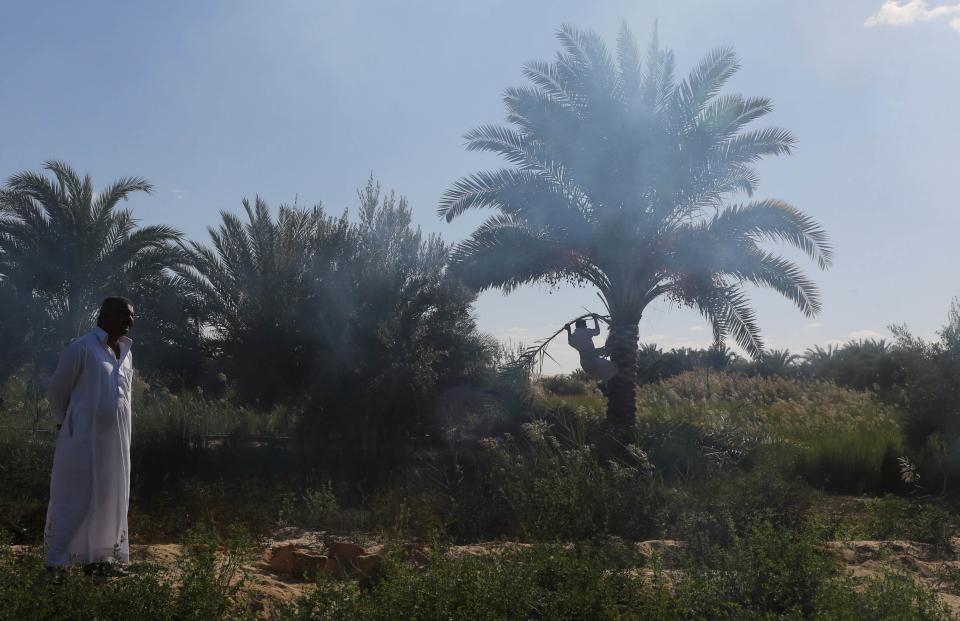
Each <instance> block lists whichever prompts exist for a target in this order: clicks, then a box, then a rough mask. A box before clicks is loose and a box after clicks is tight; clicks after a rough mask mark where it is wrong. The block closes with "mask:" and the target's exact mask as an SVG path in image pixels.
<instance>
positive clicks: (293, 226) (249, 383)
mask: <svg viewBox="0 0 960 621" xmlns="http://www.w3.org/2000/svg"><path fill="white" fill-rule="evenodd" d="M358 195H359V198H360V209H359V222H357V223H350V222H349V221H348V220H347V218H346V215H343V216H341V217H339V218H332V217H329V216H327V215H326V214H325V213H324V211H323V210H322V208H321V207H319V206H318V207H315V208H313V209H312V210H306V209H301V208H297V207H288V206H282V207H281V208H280V209H279V211H278V213H277V216H276V218H274V217H273V216H272V215H271V214H270V211H269V209H268V208H267V206H266V204H265V203H264V202H263V201H261V200H260V199H259V198H258V199H257V201H256V203H255V205H251V204H249V203H246V202H245V203H244V207H245V209H246V212H247V222H246V223H243V222H241V220H240V219H239V218H237V217H236V216H233V215H232V214H229V213H223V214H222V217H223V223H222V224H221V225H220V227H219V229H217V230H211V239H212V241H213V248H209V247H207V246H204V245H201V244H197V243H194V244H193V245H192V249H191V257H192V263H191V267H190V268H189V269H183V270H181V271H180V277H181V278H182V281H183V283H184V284H185V286H187V287H188V288H189V289H190V291H191V296H192V297H193V298H195V299H198V300H206V301H208V304H207V305H206V308H205V315H204V317H203V322H204V325H206V326H207V327H208V328H209V329H210V331H211V337H210V338H209V342H208V345H209V346H210V347H211V348H212V351H213V353H214V354H215V355H216V357H217V360H218V362H219V363H220V364H221V365H222V366H223V369H224V372H225V374H226V377H227V381H228V383H229V385H230V386H231V387H232V388H233V389H234V390H236V391H237V393H238V394H239V395H240V396H241V397H242V398H243V399H245V400H246V401H248V402H252V403H259V404H262V405H267V406H269V405H272V404H278V403H280V404H287V405H290V404H303V406H304V410H305V415H304V416H303V417H301V418H300V420H299V423H300V424H299V428H298V433H297V437H298V439H300V440H301V441H302V443H303V448H304V449H305V451H306V452H307V454H308V455H312V456H314V457H316V458H318V459H319V460H320V461H324V462H326V463H331V462H332V463H340V464H341V465H345V464H349V465H350V466H356V465H357V464H364V463H367V462H370V463H369V465H368V466H367V467H365V468H364V470H365V473H364V474H366V475H371V474H374V473H376V472H378V471H379V470H380V468H377V467H376V466H378V465H381V463H382V464H389V463H391V462H392V461H395V460H396V459H397V458H399V457H401V456H402V455H403V454H404V452H405V447H406V446H407V445H408V444H409V443H410V439H411V438H414V439H417V440H419V441H421V442H425V441H427V438H429V437H430V436H431V435H436V434H437V433H438V431H439V429H438V426H439V425H438V423H439V422H440V421H437V420H435V419H434V418H433V411H434V406H435V405H436V403H437V400H438V399H439V398H440V397H441V396H442V394H443V391H444V390H445V389H448V388H451V387H454V386H459V385H463V384H472V383H474V382H476V381H477V380H478V379H480V378H482V377H484V376H486V375H489V368H490V366H491V365H490V362H491V360H492V357H493V346H492V343H491V342H490V341H489V339H487V338H486V337H484V336H483V335H481V334H479V333H478V332H477V329H476V326H475V323H474V319H473V317H472V314H471V306H470V305H471V304H472V302H473V299H474V296H473V294H472V293H470V292H468V291H467V290H466V289H464V288H463V287H462V286H461V285H460V284H459V282H458V281H457V280H456V279H454V278H453V277H452V276H451V275H450V274H448V273H447V270H446V263H447V254H448V250H447V247H446V245H445V244H444V243H443V242H442V241H441V240H440V239H439V238H437V237H435V236H430V237H424V236H423V235H422V234H421V232H420V231H419V230H418V229H415V228H413V227H412V225H411V211H410V208H409V206H408V205H407V203H406V200H405V199H403V198H400V199H399V200H398V199H397V198H396V196H395V195H394V194H393V193H390V194H389V195H383V194H382V193H381V190H380V186H379V184H376V183H375V182H374V181H373V179H371V180H370V181H369V182H368V184H367V185H366V187H365V188H364V189H363V190H361V191H360V192H358ZM251 360H257V361H258V364H251V363H250V361H251ZM481 381H482V380H481ZM331 440H333V441H331ZM319 446H323V447H324V450H323V451H322V452H320V451H317V450H316V448H317V447H319ZM338 447H344V448H343V449H342V450H338ZM347 447H348V448H347ZM358 458H360V459H358ZM376 460H382V462H376Z"/></svg>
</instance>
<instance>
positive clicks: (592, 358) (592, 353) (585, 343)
mask: <svg viewBox="0 0 960 621" xmlns="http://www.w3.org/2000/svg"><path fill="white" fill-rule="evenodd" d="M574 325H575V326H576V328H577V329H576V331H574V332H572V333H571V332H570V324H569V323H568V324H566V325H564V326H563V329H564V330H566V331H567V343H568V344H569V345H570V347H572V348H574V349H576V350H577V352H578V353H579V354H580V366H581V367H582V368H583V370H584V371H585V372H586V373H587V375H589V376H590V377H591V378H593V379H595V380H597V381H598V382H600V383H599V387H600V390H601V392H603V393H604V394H606V383H607V382H609V381H610V380H611V379H613V378H614V377H615V376H616V375H617V366H616V365H615V364H613V363H612V362H610V361H609V360H608V359H606V358H603V357H602V356H601V352H602V350H600V349H597V348H596V347H594V345H593V338H594V337H595V336H600V321H599V319H598V318H597V315H596V314H594V315H593V328H587V321H586V320H585V319H578V320H577V321H576V323H575V324H574Z"/></svg>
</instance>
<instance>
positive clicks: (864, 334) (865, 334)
mask: <svg viewBox="0 0 960 621" xmlns="http://www.w3.org/2000/svg"><path fill="white" fill-rule="evenodd" d="M847 336H848V337H849V338H850V340H853V341H861V340H865V339H882V338H886V335H885V334H882V333H880V332H877V331H876V330H857V331H855V332H851V333H850V334H848V335H847Z"/></svg>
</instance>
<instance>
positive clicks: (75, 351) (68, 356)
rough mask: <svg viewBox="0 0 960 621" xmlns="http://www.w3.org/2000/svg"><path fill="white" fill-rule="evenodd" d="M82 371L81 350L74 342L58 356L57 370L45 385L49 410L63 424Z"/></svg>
mask: <svg viewBox="0 0 960 621" xmlns="http://www.w3.org/2000/svg"><path fill="white" fill-rule="evenodd" d="M82 370H83V348H82V347H80V345H79V344H78V343H76V342H74V343H71V344H70V345H68V346H67V348H66V349H64V350H63V352H62V353H61V354H60V361H59V362H57V370H56V371H54V372H53V375H52V376H51V377H50V381H49V382H48V383H47V399H49V400H50V409H51V410H52V411H53V415H54V417H55V418H56V420H57V424H58V425H59V424H60V423H62V422H63V417H64V416H65V415H66V413H67V406H68V405H69V404H70V393H71V392H73V387H74V386H75V385H76V384H77V379H78V378H79V377H80V372H81V371H82Z"/></svg>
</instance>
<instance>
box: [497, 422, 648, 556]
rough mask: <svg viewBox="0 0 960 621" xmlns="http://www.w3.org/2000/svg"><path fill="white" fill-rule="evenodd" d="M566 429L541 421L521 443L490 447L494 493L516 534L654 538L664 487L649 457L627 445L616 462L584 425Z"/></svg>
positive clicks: (540, 538) (556, 537)
mask: <svg viewBox="0 0 960 621" xmlns="http://www.w3.org/2000/svg"><path fill="white" fill-rule="evenodd" d="M561 424H562V423H561ZM561 429H562V431H561V432H560V433H557V432H555V431H554V430H553V429H552V426H551V425H549V424H548V423H547V422H546V421H543V420H537V421H534V422H531V423H527V424H524V426H523V437H522V438H513V437H505V438H503V439H502V440H499V441H491V442H490V443H489V444H488V446H489V447H490V449H489V450H490V455H491V458H492V463H491V465H490V477H491V481H490V487H491V488H492V489H493V490H496V492H497V494H498V495H499V496H500V498H501V499H502V501H503V502H504V503H505V506H506V508H507V510H508V512H509V515H510V519H509V523H510V524H513V525H514V528H516V530H517V534H518V535H520V536H521V537H523V538H525V539H531V540H538V541H550V540H570V539H575V540H580V539H590V538H593V537H596V536H600V535H602V534H604V533H615V534H619V535H623V536H629V537H637V536H642V535H644V534H649V533H650V532H651V530H652V528H653V523H654V511H655V507H656V504H657V503H656V498H657V490H658V488H657V485H656V483H655V481H654V479H653V478H652V474H653V473H652V468H651V465H650V463H649V461H648V460H647V457H646V455H645V454H644V453H643V451H641V450H640V449H639V448H638V447H636V446H633V445H631V446H627V447H625V450H624V458H623V459H621V460H611V459H608V458H605V457H604V456H603V455H602V454H601V453H600V452H599V451H598V450H597V448H596V447H595V446H593V445H591V444H589V443H588V442H587V439H586V437H585V428H584V426H583V422H582V421H577V420H575V419H574V420H570V421H567V422H566V425H565V426H564V427H562V428H561Z"/></svg>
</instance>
